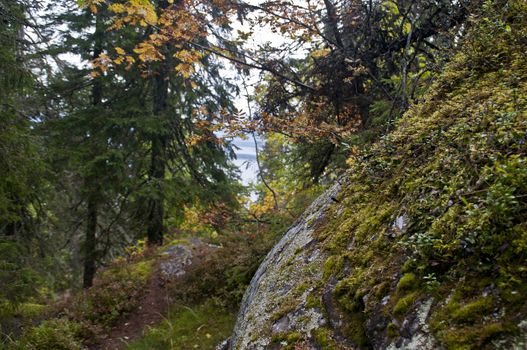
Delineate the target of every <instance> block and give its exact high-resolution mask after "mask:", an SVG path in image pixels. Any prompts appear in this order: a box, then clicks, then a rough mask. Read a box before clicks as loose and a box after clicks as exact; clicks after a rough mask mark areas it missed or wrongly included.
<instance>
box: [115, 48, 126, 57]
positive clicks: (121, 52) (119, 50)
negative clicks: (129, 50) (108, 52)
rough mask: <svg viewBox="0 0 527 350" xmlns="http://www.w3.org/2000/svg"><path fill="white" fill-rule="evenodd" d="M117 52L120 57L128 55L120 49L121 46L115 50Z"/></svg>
mask: <svg viewBox="0 0 527 350" xmlns="http://www.w3.org/2000/svg"><path fill="white" fill-rule="evenodd" d="M115 52H117V54H118V55H124V54H125V53H126V52H125V51H124V50H123V49H122V48H120V47H119V46H117V47H116V48H115Z"/></svg>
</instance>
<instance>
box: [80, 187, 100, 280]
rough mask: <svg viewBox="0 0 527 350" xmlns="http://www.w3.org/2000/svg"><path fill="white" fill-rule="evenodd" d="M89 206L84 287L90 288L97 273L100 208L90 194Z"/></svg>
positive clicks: (85, 243)
mask: <svg viewBox="0 0 527 350" xmlns="http://www.w3.org/2000/svg"><path fill="white" fill-rule="evenodd" d="M87 206H88V208H87V212H88V214H87V224H86V238H85V241H84V274H83V283H82V286H83V287H84V288H89V287H91V286H92V284H93V277H94V275H95V270H96V266H95V261H96V258H97V256H96V249H97V236H96V234H97V218H98V208H97V202H96V200H95V199H94V198H93V196H90V198H89V199H88V205H87Z"/></svg>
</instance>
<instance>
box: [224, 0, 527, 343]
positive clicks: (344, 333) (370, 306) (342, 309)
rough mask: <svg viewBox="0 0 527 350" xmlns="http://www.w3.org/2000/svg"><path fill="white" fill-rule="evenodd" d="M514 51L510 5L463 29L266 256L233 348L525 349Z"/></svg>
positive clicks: (517, 7)
mask: <svg viewBox="0 0 527 350" xmlns="http://www.w3.org/2000/svg"><path fill="white" fill-rule="evenodd" d="M489 4H490V3H489ZM486 6H491V5H486ZM491 12H492V11H489V13H491ZM526 47H527V5H526V3H525V2H524V1H511V2H509V3H508V5H507V6H505V8H503V9H502V10H501V14H500V15H498V16H496V17H489V18H474V19H473V20H472V23H471V29H470V33H469V34H468V35H467V36H466V39H465V40H464V41H463V42H462V43H460V50H459V52H458V53H457V55H456V56H455V58H454V59H453V61H452V62H451V63H450V64H449V65H448V67H447V68H446V69H445V71H444V72H443V74H442V76H441V77H440V78H439V79H438V80H437V81H436V82H435V83H434V85H433V86H432V88H431V89H430V92H429V93H428V95H427V96H426V98H425V99H424V100H423V101H421V102H420V103H418V104H417V105H415V106H414V107H413V108H411V109H410V111H409V112H407V113H406V114H405V116H404V117H403V118H401V119H400V120H399V122H398V123H397V125H396V127H395V129H394V131H393V132H391V133H390V134H388V135H387V136H385V137H384V138H383V139H382V140H381V141H380V142H378V143H376V144H375V145H374V146H373V147H372V148H371V149H369V150H366V151H363V152H360V153H359V154H357V155H356V156H354V157H353V158H351V159H349V160H348V162H349V164H350V165H351V170H350V171H349V172H348V174H347V175H346V176H345V177H344V178H343V179H342V180H341V182H342V183H343V185H342V189H340V190H338V188H337V187H338V186H336V187H335V188H333V189H332V190H330V191H329V192H328V193H326V194H325V195H323V196H322V197H321V198H320V199H319V200H318V201H317V202H316V203H315V204H314V205H313V206H312V208H310V209H309V210H308V212H307V213H306V214H305V215H304V216H303V217H302V218H301V219H300V220H299V221H298V222H297V223H296V224H295V225H294V226H293V227H292V228H291V229H290V230H289V232H288V233H287V234H286V235H285V236H284V238H283V239H282V241H281V242H280V243H279V244H278V246H277V247H275V249H274V250H273V251H272V252H271V253H270V254H269V255H268V257H267V259H266V261H265V262H264V263H263V264H262V265H261V267H260V269H259V271H258V272H257V273H256V276H255V278H254V279H253V281H252V284H251V286H250V288H249V290H248V292H247V293H246V296H245V299H244V303H243V305H242V309H241V313H240V315H239V317H238V322H237V326H236V329H235V332H234V336H233V340H232V348H233V349H263V348H265V349H278V348H284V349H358V348H360V349H369V348H374V349H387V348H390V349H395V348H406V349H436V348H447V349H485V348H505V349H513V348H515V349H524V348H525V347H526V346H527V341H526V340H527V339H526V338H527V320H526V317H525V315H526V313H527V303H526V301H527V260H526V259H527V246H526V245H525V242H526V239H527V236H526V234H527V226H526V225H527V224H526V222H527V221H526V218H527V217H526V215H527V167H526V151H527V144H526V142H527V59H526V54H525V49H526ZM337 190H338V191H337Z"/></svg>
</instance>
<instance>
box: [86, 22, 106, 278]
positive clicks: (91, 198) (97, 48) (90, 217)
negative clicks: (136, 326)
mask: <svg viewBox="0 0 527 350" xmlns="http://www.w3.org/2000/svg"><path fill="white" fill-rule="evenodd" d="M103 36H104V28H103V27H102V20H101V18H100V15H95V33H94V35H93V37H94V45H93V58H94V59H95V58H97V57H99V55H100V54H101V53H102V51H103V47H102V46H103ZM91 98H92V105H93V107H97V106H99V105H100V104H101V103H102V83H101V81H100V79H99V78H94V81H93V86H92V91H91ZM91 132H92V133H93V134H95V133H97V132H98V130H92V131H91ZM93 155H94V154H92V156H93ZM84 185H85V186H86V191H87V193H88V195H87V197H88V198H87V204H86V207H87V210H86V211H87V214H86V235H85V239H84V273H83V278H82V279H83V283H82V285H83V287H84V288H89V287H91V286H92V284H93V277H94V276H95V271H96V269H97V267H96V260H97V221H98V216H99V210H98V207H99V205H98V198H99V196H98V192H99V191H100V189H99V186H98V184H97V179H93V178H91V177H90V176H88V177H86V178H85V181H84Z"/></svg>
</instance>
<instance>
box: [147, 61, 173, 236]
mask: <svg viewBox="0 0 527 350" xmlns="http://www.w3.org/2000/svg"><path fill="white" fill-rule="evenodd" d="M168 74H169V73H168V72H167V71H166V63H165V64H163V63H162V64H161V66H160V68H159V70H158V71H157V75H156V76H155V78H154V86H153V94H154V118H156V119H157V121H158V122H159V124H160V125H163V118H165V115H164V114H165V112H166V110H167V96H168V80H167V79H166V77H167V75H168ZM151 146H152V150H151V163H150V169H149V174H148V176H149V179H150V183H152V184H153V185H154V186H155V187H154V193H153V194H152V196H151V198H150V205H149V214H148V227H147V238H148V245H150V246H154V245H161V244H163V233H164V226H163V219H164V212H165V208H164V198H165V197H164V194H163V188H162V184H163V181H164V180H165V169H166V146H167V141H166V135H165V131H164V130H162V128H159V127H158V128H157V132H154V133H152V136H151Z"/></svg>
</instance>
